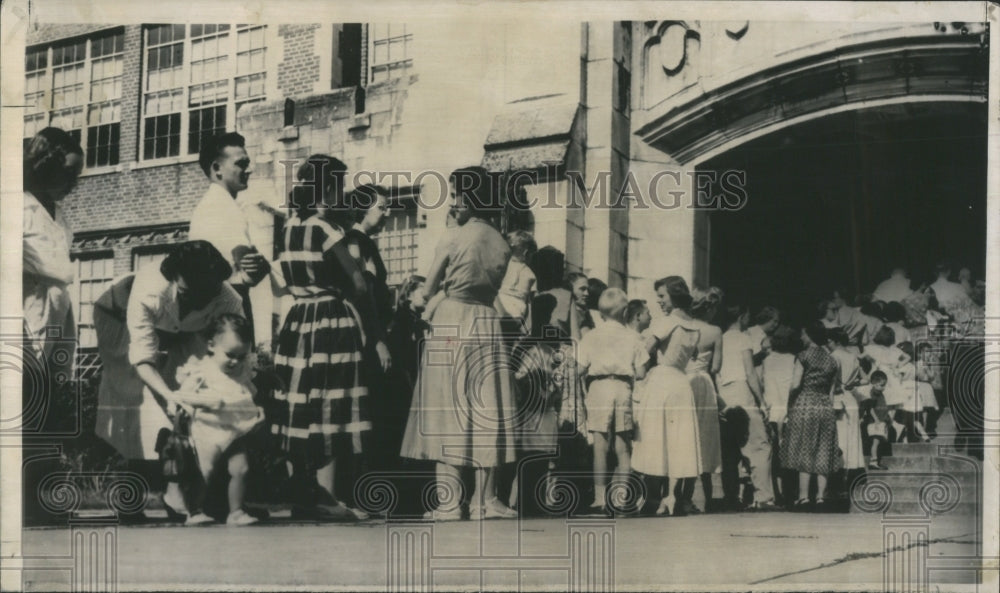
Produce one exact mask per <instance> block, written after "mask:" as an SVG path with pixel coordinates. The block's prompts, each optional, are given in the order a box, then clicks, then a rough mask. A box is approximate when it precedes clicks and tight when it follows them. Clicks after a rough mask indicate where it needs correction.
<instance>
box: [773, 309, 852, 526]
mask: <svg viewBox="0 0 1000 593" xmlns="http://www.w3.org/2000/svg"><path fill="white" fill-rule="evenodd" d="M802 341H803V343H804V344H805V345H806V348H805V350H803V351H802V352H801V353H800V354H799V355H798V357H797V358H796V359H795V371H794V373H795V374H794V375H793V376H792V396H791V398H790V400H791V401H790V403H789V406H788V419H787V421H786V422H785V438H784V441H783V442H784V445H783V446H782V447H781V453H780V455H781V465H782V467H784V468H786V469H792V470H795V471H797V472H799V499H798V500H797V501H795V506H796V507H802V506H804V505H806V504H808V503H809V482H810V478H811V477H812V476H816V486H817V489H816V505H817V506H819V505H822V504H823V503H824V502H825V497H826V479H827V476H829V475H830V474H832V473H833V472H835V471H837V470H839V469H840V468H841V466H842V460H841V455H840V447H839V446H838V444H837V415H836V412H835V411H834V408H833V392H834V390H835V388H836V387H837V386H838V385H839V383H840V365H838V364H837V361H836V359H834V358H833V356H831V355H830V353H829V352H828V351H827V350H826V348H824V345H825V344H826V341H827V339H826V328H824V327H823V324H822V322H819V321H815V322H813V323H811V324H809V325H808V326H806V327H805V329H803V330H802Z"/></svg>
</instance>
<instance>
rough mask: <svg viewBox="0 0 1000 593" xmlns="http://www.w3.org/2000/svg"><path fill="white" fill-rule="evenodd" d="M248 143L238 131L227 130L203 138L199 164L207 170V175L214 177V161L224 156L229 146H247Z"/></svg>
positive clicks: (203, 169) (202, 168)
mask: <svg viewBox="0 0 1000 593" xmlns="http://www.w3.org/2000/svg"><path fill="white" fill-rule="evenodd" d="M246 145H247V142H246V139H245V138H243V136H241V135H240V134H237V133H236V132H226V133H224V134H216V135H215V136H206V137H205V138H202V140H201V151H199V152H198V165H200V166H201V170H202V171H204V172H205V177H208V178H209V179H211V178H212V163H214V162H215V159H217V158H219V157H220V156H222V153H223V152H225V150H226V147H227V146H236V147H239V148H246Z"/></svg>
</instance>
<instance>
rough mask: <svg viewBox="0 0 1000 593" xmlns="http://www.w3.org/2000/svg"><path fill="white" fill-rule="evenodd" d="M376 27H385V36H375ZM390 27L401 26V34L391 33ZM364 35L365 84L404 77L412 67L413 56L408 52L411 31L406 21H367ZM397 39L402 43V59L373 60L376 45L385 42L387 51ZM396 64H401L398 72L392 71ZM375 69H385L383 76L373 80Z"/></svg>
mask: <svg viewBox="0 0 1000 593" xmlns="http://www.w3.org/2000/svg"><path fill="white" fill-rule="evenodd" d="M376 27H386V28H387V30H386V33H387V35H386V36H385V37H378V38H376V36H375V31H376ZM392 27H402V28H403V33H402V34H401V35H393V31H392ZM365 37H366V45H367V50H368V51H367V53H366V60H365V61H366V62H367V63H366V64H365V82H366V83H367V84H369V85H371V84H380V83H385V82H390V81H392V80H398V79H400V78H403V77H405V76H406V74H407V73H408V72H409V71H410V69H411V68H413V56H412V54H411V52H410V44H412V43H413V32H412V31H408V30H407V25H406V23H384V22H383V23H368V24H367V35H365ZM397 40H398V41H400V42H401V43H402V44H403V49H404V57H403V59H401V60H392V59H389V60H387V61H384V62H379V61H376V60H375V56H376V53H375V46H376V45H378V44H382V43H385V44H387V45H388V48H389V49H387V50H386V51H387V52H388V51H389V50H390V49H391V48H392V44H393V42H394V41H397ZM396 64H402V66H400V67H399V68H398V70H399V73H398V74H394V73H393V72H394V69H393V66H394V65H396ZM376 69H385V71H386V75H385V78H383V79H380V80H375V71H376Z"/></svg>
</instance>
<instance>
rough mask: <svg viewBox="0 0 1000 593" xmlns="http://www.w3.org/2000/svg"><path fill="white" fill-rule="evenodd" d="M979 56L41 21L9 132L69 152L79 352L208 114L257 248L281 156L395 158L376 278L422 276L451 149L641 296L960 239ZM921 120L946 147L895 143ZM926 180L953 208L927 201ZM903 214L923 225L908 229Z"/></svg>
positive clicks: (140, 247) (627, 38) (796, 276)
mask: <svg viewBox="0 0 1000 593" xmlns="http://www.w3.org/2000/svg"><path fill="white" fill-rule="evenodd" d="M540 39H544V43H541V44H540V42H539V40H540ZM987 65H988V47H987V36H986V27H985V24H982V23H943V24H942V23H933V24H932V23H926V24H919V23H918V24H912V23H911V24H880V23H796V24H788V23H770V22H747V21H743V22H714V21H701V22H698V21H687V22H684V21H669V20H663V21H641V22H638V21H620V22H599V23H573V22H549V21H540V22H535V23H527V22H520V23H495V22H483V23H474V22H468V23H462V26H461V27H460V29H455V28H454V26H452V25H449V24H447V23H435V22H421V23H413V24H405V25H402V24H376V23H363V24H296V25H280V24H267V25H239V24H229V25H194V24H190V25H126V26H92V25H88V26H77V25H72V26H70V25H41V26H38V27H37V28H35V29H33V30H30V31H29V33H28V47H27V52H26V60H25V66H26V73H25V76H26V82H27V84H26V97H25V98H26V101H25V102H26V103H27V104H28V105H29V107H28V108H27V110H26V113H25V118H24V120H25V132H24V135H25V137H30V135H31V134H33V133H34V132H35V131H36V130H38V129H40V128H41V127H44V126H45V125H57V126H60V127H63V128H65V129H67V130H70V131H71V132H72V133H74V134H77V135H78V136H79V137H80V140H81V144H82V145H83V146H84V148H85V150H86V153H87V154H86V167H85V169H84V173H83V176H82V177H81V179H80V183H79V186H78V188H77V189H76V191H75V192H74V193H73V194H72V195H71V196H70V197H69V198H67V201H66V204H65V206H66V211H67V217H68V220H69V223H70V225H71V226H72V228H73V230H74V232H75V241H74V244H73V256H74V258H75V259H76V260H77V261H78V262H79V263H78V266H79V267H78V279H77V285H76V286H75V288H74V297H75V299H76V302H77V306H78V311H77V319H78V321H79V323H80V324H81V332H80V336H81V352H83V356H84V357H85V358H86V357H87V356H91V357H92V354H89V353H90V352H92V350H88V349H91V348H92V347H93V346H94V337H93V333H92V331H90V330H89V327H88V322H89V320H90V315H89V304H90V303H91V302H92V301H93V300H94V299H95V298H96V297H97V296H98V294H100V289H101V287H103V286H104V285H105V283H107V282H108V281H109V280H110V279H111V278H113V277H115V276H116V275H120V274H125V273H128V272H130V271H133V270H135V269H137V268H138V267H139V266H142V265H149V264H151V263H155V262H156V261H158V259H159V258H161V257H162V256H163V254H164V252H165V250H166V249H167V248H168V247H169V245H171V244H173V243H176V242H179V241H182V240H184V238H185V236H186V229H187V225H188V219H189V216H190V213H191V211H192V210H193V208H194V206H195V204H196V202H197V200H198V199H199V198H200V196H201V195H202V193H203V192H204V190H205V187H206V185H207V181H206V179H205V177H204V175H203V174H202V172H201V171H200V169H199V168H198V165H197V162H196V160H197V152H198V146H199V141H200V137H201V135H202V134H204V133H209V132H215V131H219V130H236V131H239V132H240V133H242V134H243V135H244V136H245V137H246V138H247V143H248V147H247V148H248V152H249V154H250V156H251V158H252V159H253V165H252V167H253V171H254V172H253V175H252V177H251V181H250V188H249V189H248V190H247V191H246V192H244V194H241V196H240V199H241V200H243V201H245V202H246V203H247V204H248V205H249V211H251V212H253V213H254V218H255V228H256V231H257V234H258V246H259V247H261V248H262V249H264V250H270V249H273V237H274V229H275V225H276V223H277V222H278V221H279V219H280V215H281V204H282V202H283V199H282V196H284V195H285V192H286V190H287V187H286V179H287V177H286V175H287V173H288V171H289V170H290V169H289V167H292V166H293V165H292V163H294V161H296V160H299V161H301V159H303V158H304V157H306V156H308V155H309V154H312V153H317V152H326V153H329V154H333V155H336V156H338V157H339V158H341V159H342V160H344V162H346V163H347V164H348V166H349V167H350V168H351V170H352V171H354V172H356V173H358V172H366V171H367V172H372V173H376V172H378V173H386V172H400V173H403V176H402V177H397V178H395V179H388V180H387V179H380V180H379V181H381V182H382V183H383V184H384V185H387V186H391V187H392V189H393V196H394V201H393V210H392V216H391V218H390V221H389V223H388V225H387V227H386V229H385V230H384V231H383V233H382V234H381V236H380V237H379V238H378V241H379V244H380V247H381V249H382V250H383V253H384V255H385V257H386V259H387V263H388V265H389V268H390V281H391V282H392V283H398V282H400V281H402V279H403V278H405V277H406V275H408V274H411V273H423V272H425V271H426V268H427V265H428V263H429V259H430V255H431V254H432V252H433V246H434V243H435V241H436V238H437V236H438V235H439V233H440V232H441V230H442V229H443V227H444V218H445V211H446V209H445V208H444V207H442V205H443V200H442V198H443V197H444V195H446V191H447V189H446V188H444V187H442V181H443V180H444V179H445V178H446V177H447V174H448V172H450V171H451V170H453V169H455V168H457V167H460V166H464V165H469V164H475V163H481V164H483V165H484V166H486V167H487V168H488V169H490V170H491V171H504V172H507V173H530V174H531V175H529V176H528V177H527V179H529V180H530V181H529V183H527V185H526V186H525V187H524V188H523V190H524V191H523V194H522V195H521V198H522V199H525V200H527V202H528V203H531V204H534V206H533V207H532V208H531V211H530V214H525V213H524V212H519V211H517V209H516V208H512V209H510V210H509V211H508V212H506V213H504V215H503V216H502V217H501V224H502V225H503V226H504V227H505V228H514V227H521V228H528V229H529V230H532V231H533V232H534V233H535V235H536V238H537V241H538V243H539V245H540V246H541V245H554V246H556V247H558V248H559V249H561V250H563V251H564V252H565V253H566V255H567V263H568V266H569V267H570V268H571V269H573V270H581V271H583V272H584V273H586V274H588V275H591V276H595V277H598V278H601V279H603V280H605V281H607V282H608V284H610V285H613V286H621V287H624V288H626V289H627V290H628V292H629V293H630V295H634V296H639V297H644V298H647V299H651V298H653V296H652V286H651V284H652V282H651V281H652V280H653V279H655V278H658V277H661V276H664V275H666V274H669V273H673V274H679V275H681V276H684V277H686V278H688V279H689V281H691V282H692V283H694V284H699V285H705V284H708V283H712V284H721V285H722V286H724V287H727V288H731V287H735V288H736V289H737V294H741V295H742V297H741V298H751V297H755V298H761V299H773V298H777V296H780V295H783V294H787V293H790V292H794V291H795V290H797V286H798V285H797V284H796V283H800V282H803V281H805V282H811V283H813V284H816V285H817V286H818V283H819V282H820V281H821V280H824V279H823V278H820V277H819V276H817V275H816V274H817V270H818V271H822V272H823V273H825V274H828V275H830V276H831V277H833V280H834V281H836V282H839V283H841V284H846V285H850V286H853V287H854V288H856V289H858V290H861V289H863V288H864V287H866V286H871V285H873V284H874V282H875V281H877V280H878V279H880V278H881V277H882V274H883V273H884V270H883V268H884V267H888V266H889V265H890V264H891V263H893V262H895V261H900V260H903V261H904V263H909V262H910V259H913V260H920V259H921V258H926V257H931V256H930V255H929V254H931V253H932V252H934V253H936V252H935V251H934V250H936V249H944V248H945V247H947V248H949V249H958V248H960V249H961V250H962V251H961V254H960V255H961V256H962V257H966V258H967V259H968V258H972V259H975V258H984V256H985V224H984V221H985V218H986V217H985V205H986V199H985V170H986V169H985V142H986V138H985V129H986V127H985V117H986V89H987V78H988V76H987V73H988V68H987ZM980 131H982V133H980ZM926 138H933V139H934V141H935V142H936V143H937V144H935V145H934V146H941V145H942V144H941V143H942V142H944V143H946V144H948V143H950V144H948V150H937V149H935V148H934V147H933V146H931V147H928V148H927V149H926V150H924V151H923V152H920V151H919V150H917V149H916V148H914V147H915V146H916V147H919V146H922V145H921V142H924V141H925V140H926ZM872 145H877V146H878V147H879V150H878V151H872V150H871V149H870V146H872ZM837 146H840V147H843V150H842V151H841V152H837V150H838V149H835V148H830V147H837ZM921 150H923V149H921ZM925 153H926V154H925ZM858 154H864V155H865V158H864V159H859V158H857V155H858ZM928 155H930V156H928ZM790 163H795V164H794V166H791V167H790V168H789V169H783V168H782V167H783V164H790ZM914 163H917V164H918V165H919V166H914ZM838 168H839V169H842V170H840V171H838ZM904 169H905V170H906V171H909V172H910V174H908V175H906V176H903V175H897V176H892V175H888V174H885V173H884V171H890V172H892V171H895V172H901V171H903V170H904ZM727 171H737V172H742V175H743V177H742V178H737V181H739V182H740V183H737V185H739V186H741V187H742V188H743V189H745V190H746V191H744V192H743V197H744V198H746V197H747V192H749V201H748V202H747V203H746V204H741V205H740V208H726V207H724V205H722V204H721V203H720V202H719V197H720V195H723V194H725V193H726V191H727V189H726V187H725V180H722V183H721V185H720V179H719V173H724V172H727ZM880 171H882V173H880ZM913 171H918V172H919V175H914V174H912V172H913ZM834 173H836V174H834ZM824 175H826V176H824ZM853 178H857V179H856V181H852V182H851V184H848V185H844V183H846V182H844V181H843V180H844V179H853ZM890 178H891V183H892V184H894V185H888V184H889V183H890ZM904 181H905V182H904ZM702 182H704V183H702ZM900 184H902V185H905V187H902V186H901V185H900ZM651 188H652V189H651ZM654 190H655V191H654ZM731 190H732V188H731V187H730V195H736V196H737V197H739V192H735V193H734V192H732V191H731ZM946 192H950V193H952V194H955V195H959V194H960V195H963V196H969V198H968V201H969V204H968V208H956V209H954V211H951V210H948V211H947V212H942V211H940V210H937V211H935V210H934V209H933V208H930V207H929V206H930V205H932V204H933V203H934V202H933V200H934V199H935V197H936V196H937V195H942V194H943V193H946ZM624 193H632V194H635V193H639V194H640V195H639V199H638V200H635V199H632V200H618V199H616V198H617V197H618V196H619V195H620V194H624ZM653 193H655V194H659V195H658V197H659V200H658V201H656V200H653V201H651V200H650V198H651V197H657V196H651V195H650V194H653ZM896 194H898V195H896ZM797 195H809V196H810V198H809V199H808V200H794V199H793V198H792V197H790V196H797ZM886 196H889V197H888V198H887V197H886ZM700 198H706V199H707V202H705V201H700ZM890 198H891V199H890ZM696 199H699V202H698V203H695V202H694V200H696ZM915 199H919V200H922V203H923V204H924V205H927V206H928V212H934V214H930V215H929V216H930V218H928V217H927V216H924V215H914V216H916V217H917V218H919V217H920V216H923V218H920V219H919V220H917V219H913V220H908V221H907V222H906V224H905V225H903V224H902V223H901V222H900V221H899V217H894V216H893V215H892V213H893V212H896V211H898V209H899V208H900V205H901V204H902V203H903V202H900V200H910V201H911V202H912V200H915ZM893 200H895V201H893ZM665 203H666V204H667V205H666V206H664V204H665ZM744 206H746V207H745V208H744ZM739 210H742V211H739ZM790 213H791V214H790ZM782 216H784V217H785V220H793V219H794V220H796V221H797V222H801V224H798V225H787V226H788V227H789V229H788V230H789V231H791V232H793V235H794V240H793V241H792V242H793V248H792V249H788V245H785V244H780V243H774V241H773V240H772V239H770V238H769V235H768V233H769V232H770V231H769V227H768V225H769V224H770V222H769V221H773V220H775V219H776V217H778V218H780V217H782ZM792 216H794V217H798V218H790V217H792ZM911 218H912V217H911ZM831 220H833V221H834V222H830V221H831ZM920 225H939V226H941V227H942V228H943V229H944V231H943V232H942V233H941V235H940V237H935V238H934V241H936V243H934V244H933V245H931V244H924V243H919V242H915V241H914V240H913V239H912V237H911V236H910V234H908V233H910V230H912V228H914V227H918V228H919V227H920ZM795 227H799V228H795ZM831 229H832V230H831ZM795 233H798V234H795ZM788 240H789V239H785V241H786V243H787V241H788ZM797 242H800V243H801V244H799V243H797ZM831 244H832V245H836V246H838V250H840V251H842V252H843V253H841V254H839V255H838V257H839V259H836V258H834V259H831V258H830V256H828V255H826V254H827V253H828V252H829V248H828V245H831ZM955 245H959V246H960V247H957V248H956V247H954V246H955ZM782 250H784V251H782ZM835 251H836V250H835ZM782 254H784V255H782ZM907 258H910V259H907ZM768 266H771V267H768ZM782 266H783V267H784V268H785V269H777V268H776V267H782ZM814 276H815V278H814ZM740 291H742V293H741V292H740ZM768 291H770V292H768ZM253 295H254V307H255V313H256V315H255V317H256V319H257V322H258V324H259V325H258V328H257V330H258V335H259V336H265V337H266V336H268V335H269V333H270V331H271V325H272V324H273V316H276V315H277V314H279V313H280V310H281V306H280V303H278V302H276V301H275V300H274V299H273V298H272V296H271V287H270V286H268V285H267V283H262V284H261V285H260V286H258V287H256V288H255V289H254V293H253ZM776 295H777V296H776ZM802 295H805V296H800V295H799V294H798V293H795V296H796V298H803V299H804V298H812V296H813V295H812V293H809V292H808V291H804V292H803V293H802Z"/></svg>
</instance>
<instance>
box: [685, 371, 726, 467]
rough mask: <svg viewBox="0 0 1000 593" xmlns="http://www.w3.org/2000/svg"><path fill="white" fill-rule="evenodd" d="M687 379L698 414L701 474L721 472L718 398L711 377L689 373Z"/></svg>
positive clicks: (701, 372) (698, 373)
mask: <svg viewBox="0 0 1000 593" xmlns="http://www.w3.org/2000/svg"><path fill="white" fill-rule="evenodd" d="M688 379H689V380H690V383H691V391H692V393H693V394H694V405H695V409H696V410H697V413H698V445H699V451H700V453H701V455H700V459H699V462H700V464H701V465H700V469H701V473H703V474H714V473H718V472H720V471H722V444H721V437H720V434H719V397H718V394H717V393H716V391H715V384H714V383H713V382H712V377H711V376H710V375H709V374H708V373H706V372H704V371H698V372H694V373H690V374H689V375H688Z"/></svg>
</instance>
